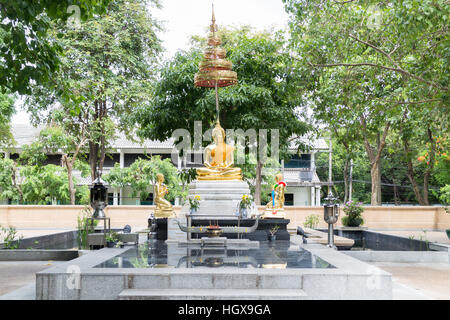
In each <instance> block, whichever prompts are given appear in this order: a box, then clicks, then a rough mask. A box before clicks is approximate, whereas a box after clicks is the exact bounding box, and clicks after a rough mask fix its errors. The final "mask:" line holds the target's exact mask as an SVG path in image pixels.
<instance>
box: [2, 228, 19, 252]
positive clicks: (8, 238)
mask: <svg viewBox="0 0 450 320" xmlns="http://www.w3.org/2000/svg"><path fill="white" fill-rule="evenodd" d="M22 239H23V236H20V237H17V229H16V228H14V227H8V228H4V227H2V226H0V243H2V247H1V248H2V249H18V248H19V245H20V241H21V240H22Z"/></svg>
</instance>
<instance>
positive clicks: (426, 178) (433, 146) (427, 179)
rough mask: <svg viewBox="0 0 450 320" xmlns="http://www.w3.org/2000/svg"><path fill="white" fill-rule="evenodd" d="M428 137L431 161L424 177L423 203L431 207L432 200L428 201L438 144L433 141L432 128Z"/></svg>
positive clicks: (428, 132)
mask: <svg viewBox="0 0 450 320" xmlns="http://www.w3.org/2000/svg"><path fill="white" fill-rule="evenodd" d="M427 136H428V142H429V143H430V148H431V149H430V153H429V156H430V159H429V160H428V166H427V170H426V171H425V173H424V175H423V202H424V205H425V206H429V205H430V200H429V199H428V186H429V182H430V177H431V172H432V171H433V168H434V157H435V153H436V144H435V141H433V134H432V132H431V130H430V128H428V129H427Z"/></svg>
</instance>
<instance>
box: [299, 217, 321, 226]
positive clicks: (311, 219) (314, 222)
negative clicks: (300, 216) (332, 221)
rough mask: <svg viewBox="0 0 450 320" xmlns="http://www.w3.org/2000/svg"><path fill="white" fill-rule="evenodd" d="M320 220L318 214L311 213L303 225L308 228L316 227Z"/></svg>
mask: <svg viewBox="0 0 450 320" xmlns="http://www.w3.org/2000/svg"><path fill="white" fill-rule="evenodd" d="M319 222H320V218H319V216H318V215H316V214H310V215H309V216H307V217H306V218H305V222H304V223H303V225H304V226H305V227H307V228H311V229H315V228H317V225H318V224H319Z"/></svg>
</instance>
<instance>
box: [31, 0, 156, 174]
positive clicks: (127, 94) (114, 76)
mask: <svg viewBox="0 0 450 320" xmlns="http://www.w3.org/2000/svg"><path fill="white" fill-rule="evenodd" d="M147 5H149V6H150V5H154V6H159V4H158V2H157V1H156V0H149V1H146V0H137V1H133V2H130V1H125V0H114V1H110V2H109V4H108V6H107V9H106V11H105V13H104V14H102V15H99V16H94V17H92V18H91V19H89V20H86V21H85V22H84V23H82V24H81V26H80V27H78V28H72V27H70V26H67V25H66V24H54V25H53V27H52V30H51V35H52V40H53V41H57V42H58V43H59V44H60V45H61V47H62V48H63V53H64V55H63V56H62V57H61V64H60V68H59V70H58V72H57V73H55V74H54V75H53V79H54V81H53V84H52V85H45V86H42V85H39V84H37V85H36V86H33V88H32V90H31V95H30V96H28V100H27V106H28V110H29V111H30V112H31V113H32V117H33V120H34V122H49V121H50V120H52V119H53V117H54V115H53V112H52V111H53V110H55V109H56V110H59V112H60V113H61V112H64V118H65V121H67V122H70V123H73V124H78V126H74V130H73V131H72V132H71V135H74V136H75V135H76V134H77V128H78V127H79V126H85V128H86V130H87V131H88V132H89V135H88V137H89V139H88V146H89V164H90V167H91V177H92V179H93V180H94V179H95V178H97V176H98V174H99V172H101V171H102V169H103V162H104V159H105V154H106V149H107V147H108V140H109V139H111V138H113V137H114V133H115V132H116V131H122V132H125V133H126V134H129V133H130V131H131V130H132V129H133V122H132V119H131V114H132V113H133V112H134V109H135V108H136V107H137V106H138V105H140V104H142V103H144V102H145V101H147V100H148V99H150V97H151V93H152V92H151V91H152V81H153V80H155V75H156V73H155V71H154V70H155V69H156V68H155V66H156V63H157V60H158V55H159V53H160V52H161V50H162V49H161V41H160V40H159V38H158V37H157V35H156V32H157V31H158V30H159V29H160V28H159V24H158V22H157V21H156V20H155V19H154V18H153V17H152V16H151V15H150V13H149V12H148V11H147ZM58 34H60V35H62V36H61V37H60V38H57V35H58Z"/></svg>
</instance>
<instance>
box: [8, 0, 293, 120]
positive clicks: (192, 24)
mask: <svg viewBox="0 0 450 320" xmlns="http://www.w3.org/2000/svg"><path fill="white" fill-rule="evenodd" d="M213 3H214V12H215V16H216V23H217V24H218V25H219V26H223V25H225V26H240V25H251V26H252V27H254V28H255V29H256V30H263V29H266V28H270V27H274V28H276V29H281V28H284V27H286V26H287V21H288V16H287V14H286V12H285V11H284V7H283V3H282V2H281V0H214V1H212V0H161V4H162V5H163V8H162V9H161V10H156V9H153V13H152V14H153V15H154V16H155V17H156V18H157V19H158V20H161V21H163V22H164V27H165V29H166V30H165V32H164V33H161V34H160V38H161V39H162V40H163V46H164V47H165V49H166V50H167V51H166V52H165V54H164V57H165V58H170V57H172V56H173V55H174V53H175V52H176V51H177V50H178V49H186V48H187V47H188V42H189V38H190V36H191V35H206V32H205V29H206V28H207V27H208V26H209V25H210V23H211V5H212V4H213ZM20 106H21V102H20V100H18V101H16V110H17V113H16V114H15V115H14V116H13V118H12V123H29V120H28V115H27V113H26V112H24V111H21V110H20Z"/></svg>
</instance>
